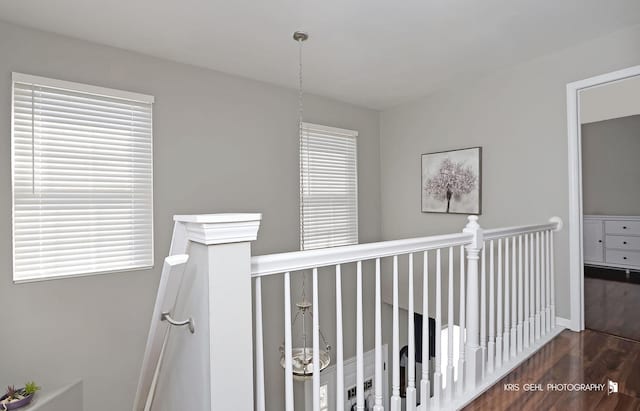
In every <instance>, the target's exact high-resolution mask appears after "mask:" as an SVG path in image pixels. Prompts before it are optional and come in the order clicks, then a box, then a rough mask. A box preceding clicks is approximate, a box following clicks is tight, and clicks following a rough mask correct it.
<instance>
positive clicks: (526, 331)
mask: <svg viewBox="0 0 640 411" xmlns="http://www.w3.org/2000/svg"><path fill="white" fill-rule="evenodd" d="M529 275H530V274H529V235H528V234H525V235H524V325H523V332H524V333H523V340H524V348H529Z"/></svg>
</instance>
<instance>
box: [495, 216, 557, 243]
mask: <svg viewBox="0 0 640 411" xmlns="http://www.w3.org/2000/svg"><path fill="white" fill-rule="evenodd" d="M560 229H562V220H561V219H560V217H552V218H551V219H549V222H548V223H546V224H531V225H521V226H513V227H503V228H492V229H489V230H483V236H484V239H485V240H497V239H498V238H505V237H513V236H516V235H522V234H530V233H535V232H538V231H547V230H553V231H560Z"/></svg>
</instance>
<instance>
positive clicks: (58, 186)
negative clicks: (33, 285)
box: [12, 73, 153, 282]
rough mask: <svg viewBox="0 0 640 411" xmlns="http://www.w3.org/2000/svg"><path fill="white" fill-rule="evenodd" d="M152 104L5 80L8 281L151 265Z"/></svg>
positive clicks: (58, 84) (20, 77) (129, 96)
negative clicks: (9, 86) (9, 98)
mask: <svg viewBox="0 0 640 411" xmlns="http://www.w3.org/2000/svg"><path fill="white" fill-rule="evenodd" d="M152 102H153V97H151V96H145V95H141V94H136V93H128V92H124V91H119V90H110V89H105V88H101V87H93V86H88V85H83V84H76V83H69V82H64V81H59V80H53V79H47V78H42V77H35V76H28V75H24V74H19V73H14V74H13V107H12V191H13V279H14V281H16V282H21V281H34V280H39V279H45V278H56V277H66V276H75V275H86V274H91V273H101V272H110V271H120V270H131V269H136V268H143V267H150V266H152V265H153V221H152V220H153V211H152V206H153V193H152V187H153V181H152V169H153V165H152V127H151V116H152Z"/></svg>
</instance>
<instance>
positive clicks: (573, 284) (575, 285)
mask: <svg viewBox="0 0 640 411" xmlns="http://www.w3.org/2000/svg"><path fill="white" fill-rule="evenodd" d="M638 75H640V66H634V67H629V68H626V69H623V70H618V71H614V72H611V73H607V74H602V75H599V76H595V77H591V78H588V79H584V80H580V81H575V82H573V83H569V84H567V134H568V145H569V147H568V148H569V150H568V155H569V158H568V165H569V170H568V171H569V279H570V290H571V291H570V301H571V316H570V321H569V328H571V329H572V330H573V331H582V330H584V267H583V254H582V217H583V212H582V148H581V134H580V128H581V127H580V124H581V122H580V93H581V92H582V90H585V89H587V88H591V87H599V86H602V85H605V84H610V83H614V82H618V81H622V80H625V79H628V78H630V77H634V76H638Z"/></svg>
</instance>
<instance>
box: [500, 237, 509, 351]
mask: <svg viewBox="0 0 640 411" xmlns="http://www.w3.org/2000/svg"><path fill="white" fill-rule="evenodd" d="M509 268H510V267H509V239H508V238H505V239H504V334H503V336H502V344H503V346H502V348H503V350H504V351H503V352H502V357H503V358H502V359H503V361H505V362H507V361H509V353H510V352H509V341H510V338H511V333H510V332H509V326H510V325H511V321H510V319H509V317H510V315H511V306H510V305H509V298H510V295H511V287H510V281H509V280H510V273H509Z"/></svg>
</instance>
